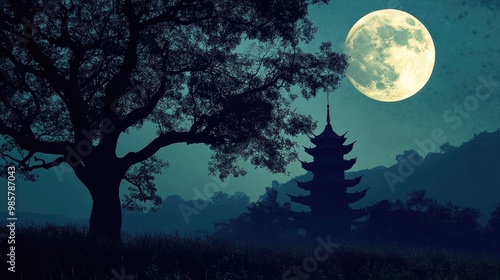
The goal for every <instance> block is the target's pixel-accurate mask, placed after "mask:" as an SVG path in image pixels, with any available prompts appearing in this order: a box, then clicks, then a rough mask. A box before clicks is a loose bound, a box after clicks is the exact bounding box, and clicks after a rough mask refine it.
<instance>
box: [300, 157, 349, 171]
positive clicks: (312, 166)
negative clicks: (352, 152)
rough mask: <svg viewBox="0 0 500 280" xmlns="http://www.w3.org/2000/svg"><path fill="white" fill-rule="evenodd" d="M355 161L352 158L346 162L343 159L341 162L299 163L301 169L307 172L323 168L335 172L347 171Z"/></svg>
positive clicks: (329, 160)
mask: <svg viewBox="0 0 500 280" xmlns="http://www.w3.org/2000/svg"><path fill="white" fill-rule="evenodd" d="M356 159H357V158H352V159H348V160H345V159H343V160H341V161H336V160H331V159H328V160H325V161H313V162H305V161H300V163H301V164H302V168H304V169H305V170H307V171H315V170H319V169H322V168H325V167H326V168H332V169H336V170H338V169H342V170H349V169H351V168H352V167H353V166H354V164H355V163H356Z"/></svg>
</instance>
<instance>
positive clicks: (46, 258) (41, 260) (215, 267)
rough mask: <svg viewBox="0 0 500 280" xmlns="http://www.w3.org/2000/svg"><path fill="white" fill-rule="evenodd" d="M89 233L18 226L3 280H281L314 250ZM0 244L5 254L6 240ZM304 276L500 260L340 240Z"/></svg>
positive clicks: (361, 275)
mask: <svg viewBox="0 0 500 280" xmlns="http://www.w3.org/2000/svg"><path fill="white" fill-rule="evenodd" d="M2 227H3V225H2ZM86 232H87V230H86V228H84V227H78V226H74V225H67V226H62V227H60V226H54V225H45V226H35V225H27V226H23V227H20V228H18V229H17V235H16V273H15V274H14V273H9V274H8V278H3V277H2V278H1V279H26V280H35V279H39V280H54V279H70V280H76V279H85V280H89V279H114V280H122V279H123V280H124V279H128V280H131V279H145V280H156V279H163V280H166V279H176V280H177V279H186V280H194V279H197V280H198V279H216V280H218V279H228V280H229V279H231V280H239V279H252V280H253V279H255V280H258V279H282V275H283V273H284V272H285V271H286V270H288V269H289V268H290V267H291V266H294V265H296V266H302V264H303V261H304V259H305V258H307V257H313V256H314V247H315V246H313V247H307V246H300V245H297V246H293V247H289V248H285V247H275V248H270V247H263V246H259V245H258V244H250V243H246V244H235V243H231V242H228V241H224V240H220V239H215V238H211V237H210V236H200V235H193V236H190V237H185V236H180V235H167V234H161V233H145V234H141V235H129V234H124V235H123V244H122V246H119V247H118V246H99V247H96V246H94V245H92V244H93V243H92V242H90V240H89V238H88V236H87V233H86ZM1 245H2V252H6V250H7V248H6V246H5V242H3V243H2V244H1ZM2 255H4V256H5V254H4V253H2ZM2 274H3V273H2ZM307 275H308V276H309V278H308V279H363V280H366V279H457V280H458V279H500V259H499V258H497V257H494V256H487V255H466V254H462V253H456V252H451V251H444V250H430V249H417V248H411V247H405V248H403V247H397V246H371V245H368V244H353V243H344V244H341V246H340V247H338V248H336V249H335V250H334V252H333V253H332V254H331V255H330V256H329V258H328V259H327V260H325V261H323V262H318V267H317V268H316V269H315V270H314V271H313V272H311V273H308V274H307ZM292 277H293V275H290V276H289V277H288V278H287V279H293V278H292ZM295 279H300V278H295Z"/></svg>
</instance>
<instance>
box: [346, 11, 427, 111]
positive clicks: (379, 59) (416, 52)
mask: <svg viewBox="0 0 500 280" xmlns="http://www.w3.org/2000/svg"><path fill="white" fill-rule="evenodd" d="M344 52H345V53H346V54H348V55H349V56H350V57H351V58H350V61H349V68H348V69H347V77H348V78H349V80H350V81H351V83H352V84H353V85H354V87H355V88H356V89H358V90H359V91H360V92H361V93H363V94H364V95H366V96H368V97H370V98H372V99H375V100H378V101H385V102H395V101H400V100H403V99H406V98H408V97H411V96H412V95H414V94H415V93H417V92H418V91H419V90H420V89H422V88H423V87H424V85H425V84H426V83H427V81H428V80H429V78H430V76H431V74H432V69H433V68H434V61H435V50H434V43H433V41H432V37H431V35H430V34H429V31H428V30H427V29H426V28H425V26H424V25H423V24H422V23H421V22H420V21H419V20H418V19H416V18H415V17H414V16H412V15H410V14H408V13H406V12H403V11H399V10H393V9H386V10H379V11H375V12H372V13H369V14H367V15H366V16H364V17H362V18H361V19H360V20H359V21H358V22H356V24H354V26H353V27H352V28H351V30H350V31H349V34H348V35H347V39H346V41H345V43H344Z"/></svg>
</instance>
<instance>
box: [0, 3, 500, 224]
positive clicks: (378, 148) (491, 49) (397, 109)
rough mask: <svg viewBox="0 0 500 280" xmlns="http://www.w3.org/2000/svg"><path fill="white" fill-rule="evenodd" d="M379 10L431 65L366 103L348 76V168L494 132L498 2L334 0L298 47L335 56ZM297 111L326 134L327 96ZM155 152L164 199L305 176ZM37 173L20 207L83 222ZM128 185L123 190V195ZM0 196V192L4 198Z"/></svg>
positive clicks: (70, 195)
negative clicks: (323, 47)
mask: <svg viewBox="0 0 500 280" xmlns="http://www.w3.org/2000/svg"><path fill="white" fill-rule="evenodd" d="M384 8H393V9H400V10H403V11H406V12H408V13H410V14H412V15H413V16H415V17H416V18H418V19H419V20H420V21H421V22H422V23H423V24H424V25H425V26H426V27H427V29H428V30H429V32H430V33H431V35H432V38H433V40H434V45H435V49H436V63H435V66H434V71H433V73H432V76H431V78H430V80H429V82H428V83H427V85H426V86H425V87H424V88H423V89H422V90H421V91H420V92H418V93H417V94H416V95H414V96H413V97H411V98H409V99H406V100H403V101H400V102H395V103H385V102H379V101H375V100H372V99H369V98H368V97H366V96H364V95H362V94H361V93H359V92H357V90H356V89H355V88H354V87H353V86H352V85H351V84H350V82H349V81H348V79H347V78H346V79H344V80H343V82H342V84H341V86H340V87H339V89H338V90H336V91H335V92H333V93H332V94H331V95H330V96H331V100H330V102H331V107H332V110H331V113H332V126H333V128H334V130H335V131H336V132H337V133H339V134H343V133H344V132H346V131H349V132H348V134H347V135H346V137H347V138H348V143H350V142H353V141H357V142H356V144H355V145H354V149H353V151H352V152H351V153H350V154H349V157H358V160H357V164H356V165H355V166H354V168H353V169H352V170H361V169H369V168H373V167H376V166H380V165H383V166H389V165H392V164H394V163H395V156H396V155H398V154H400V153H402V152H403V151H404V150H409V149H415V150H419V151H420V152H422V153H425V152H426V151H425V149H424V150H423V149H422V147H419V143H422V142H423V141H426V139H431V138H432V137H433V133H436V131H439V132H442V133H441V134H443V133H444V136H443V135H442V137H446V139H447V140H446V141H447V142H449V143H450V144H452V145H454V146H457V145H460V144H461V143H463V142H464V141H467V140H468V139H470V138H471V137H472V136H473V135H474V133H479V132H482V131H494V130H497V129H498V128H500V111H499V110H498V108H499V105H500V95H499V93H500V75H499V73H500V71H499V70H500V69H499V68H500V38H499V37H498V26H500V18H499V15H500V13H499V10H500V4H499V3H497V2H495V1H486V0H482V1H458V0H443V1H430V0H421V1H403V0H401V1H398V0H388V1H373V0H360V1H347V0H343V1H331V3H330V4H329V5H328V6H325V5H321V6H319V7H314V8H312V9H311V10H310V16H309V18H310V19H311V21H312V22H313V23H314V24H315V26H317V27H318V32H317V34H316V39H315V40H314V41H313V42H312V43H311V44H309V45H304V51H307V52H316V51H318V50H319V45H320V43H321V42H323V41H331V42H332V44H333V48H334V51H336V52H342V51H343V44H344V40H345V38H346V36H347V33H348V32H349V29H350V28H351V27H352V25H353V24H354V23H355V22H356V21H357V20H358V19H360V18H361V17H363V16H364V15H365V14H368V13H370V12H372V11H375V10H378V9H384ZM479 97H481V98H479ZM294 106H295V107H296V108H297V109H298V110H299V111H300V112H302V113H304V114H310V115H312V116H313V118H314V119H315V120H317V122H318V128H317V129H316V131H315V133H320V132H321V131H322V130H323V128H324V126H325V122H326V95H325V94H324V93H321V94H319V95H318V96H317V97H316V98H314V99H311V100H308V101H306V100H304V99H298V100H297V101H296V102H295V105H294ZM153 137H154V130H153V129H148V127H147V126H145V127H144V128H143V129H142V130H141V131H137V132H132V133H130V134H129V135H122V137H121V139H120V147H119V150H118V155H119V156H122V155H124V154H125V153H127V152H129V151H137V150H139V149H141V148H142V147H143V146H144V145H145V144H146V143H148V142H149V141H150V140H151V139H153ZM296 140H297V141H298V142H299V144H300V145H302V146H306V147H307V146H311V144H310V142H309V140H308V138H307V137H306V136H302V137H300V138H298V139H296ZM437 149H438V147H437V146H436V150H435V151H437ZM157 155H158V156H160V157H161V158H163V159H166V160H168V161H169V163H170V167H169V168H168V169H165V170H164V171H163V174H162V175H161V176H158V177H157V180H156V183H157V186H158V189H159V192H158V193H159V194H160V195H161V196H162V197H165V196H168V195H174V194H177V195H180V196H181V197H183V198H185V199H193V197H194V191H193V190H194V189H199V190H203V188H204V187H205V186H206V185H207V184H212V183H215V184H218V185H220V186H221V187H220V190H223V191H225V192H228V193H230V194H231V193H234V192H236V191H243V192H245V193H246V194H248V195H249V196H250V197H251V199H252V200H254V199H256V198H258V196H259V195H261V194H262V193H263V191H264V189H265V186H268V185H270V184H271V182H272V181H273V180H277V181H279V182H281V183H284V182H286V181H288V180H290V179H292V178H294V177H296V176H299V175H302V174H304V173H305V171H304V170H303V169H302V168H301V167H300V164H299V163H294V164H292V165H290V166H289V168H288V171H289V175H283V174H270V173H269V172H267V171H266V170H261V169H254V168H253V167H252V166H250V165H249V164H245V163H244V164H243V165H244V166H246V167H248V171H249V172H248V174H247V176H245V177H241V178H229V179H226V181H225V182H224V183H221V182H220V181H219V180H218V179H217V178H213V177H209V176H208V168H207V162H208V160H209V158H210V155H211V151H210V150H209V149H208V148H207V147H205V146H203V145H190V146H187V145H185V144H176V145H172V146H169V147H166V148H164V149H162V150H161V151H160V152H159V153H158V154H157ZM299 155H300V158H301V160H305V161H309V160H311V158H310V157H309V156H308V155H306V154H305V153H304V152H303V150H302V148H300V153H299ZM464 164H467V162H466V160H464ZM68 169H69V167H68ZM68 171H69V170H68ZM40 174H41V176H40V179H39V181H38V182H36V183H27V182H22V181H19V182H18V184H17V185H19V188H18V189H17V196H18V198H17V200H16V201H17V203H18V204H17V206H18V209H17V211H23V212H39V213H47V214H61V215H66V216H69V217H74V218H88V217H89V214H90V209H91V199H90V194H89V193H88V191H87V190H86V188H85V187H84V186H83V185H82V184H81V183H80V182H79V181H78V180H77V179H76V177H75V176H74V174H72V173H71V172H68V173H65V174H56V173H55V172H54V171H53V170H48V171H45V170H43V171H40ZM212 186H213V185H212ZM125 189H126V188H125V184H124V185H123V187H122V191H124V190H125ZM4 198H5V193H3V192H2V194H1V199H4ZM41 198H44V199H41Z"/></svg>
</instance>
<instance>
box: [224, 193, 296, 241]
mask: <svg viewBox="0 0 500 280" xmlns="http://www.w3.org/2000/svg"><path fill="white" fill-rule="evenodd" d="M277 199H278V189H277V188H276V187H267V188H266V192H265V193H264V194H263V195H262V196H260V198H259V200H258V201H257V202H254V203H252V205H251V206H249V207H248V208H247V209H248V210H247V212H245V213H243V214H241V215H240V216H239V217H237V218H235V219H231V220H226V221H223V222H220V223H217V224H216V225H215V227H216V229H217V231H216V235H218V236H220V237H224V238H229V239H234V240H238V241H256V242H261V243H266V244H277V243H283V241H284V240H283V236H284V235H286V236H288V237H290V236H293V235H294V232H295V227H294V225H293V222H292V220H291V219H290V217H291V213H292V209H291V205H290V203H288V202H287V203H284V204H283V205H281V204H280V203H279V202H278V201H277ZM288 241H290V240H288Z"/></svg>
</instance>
